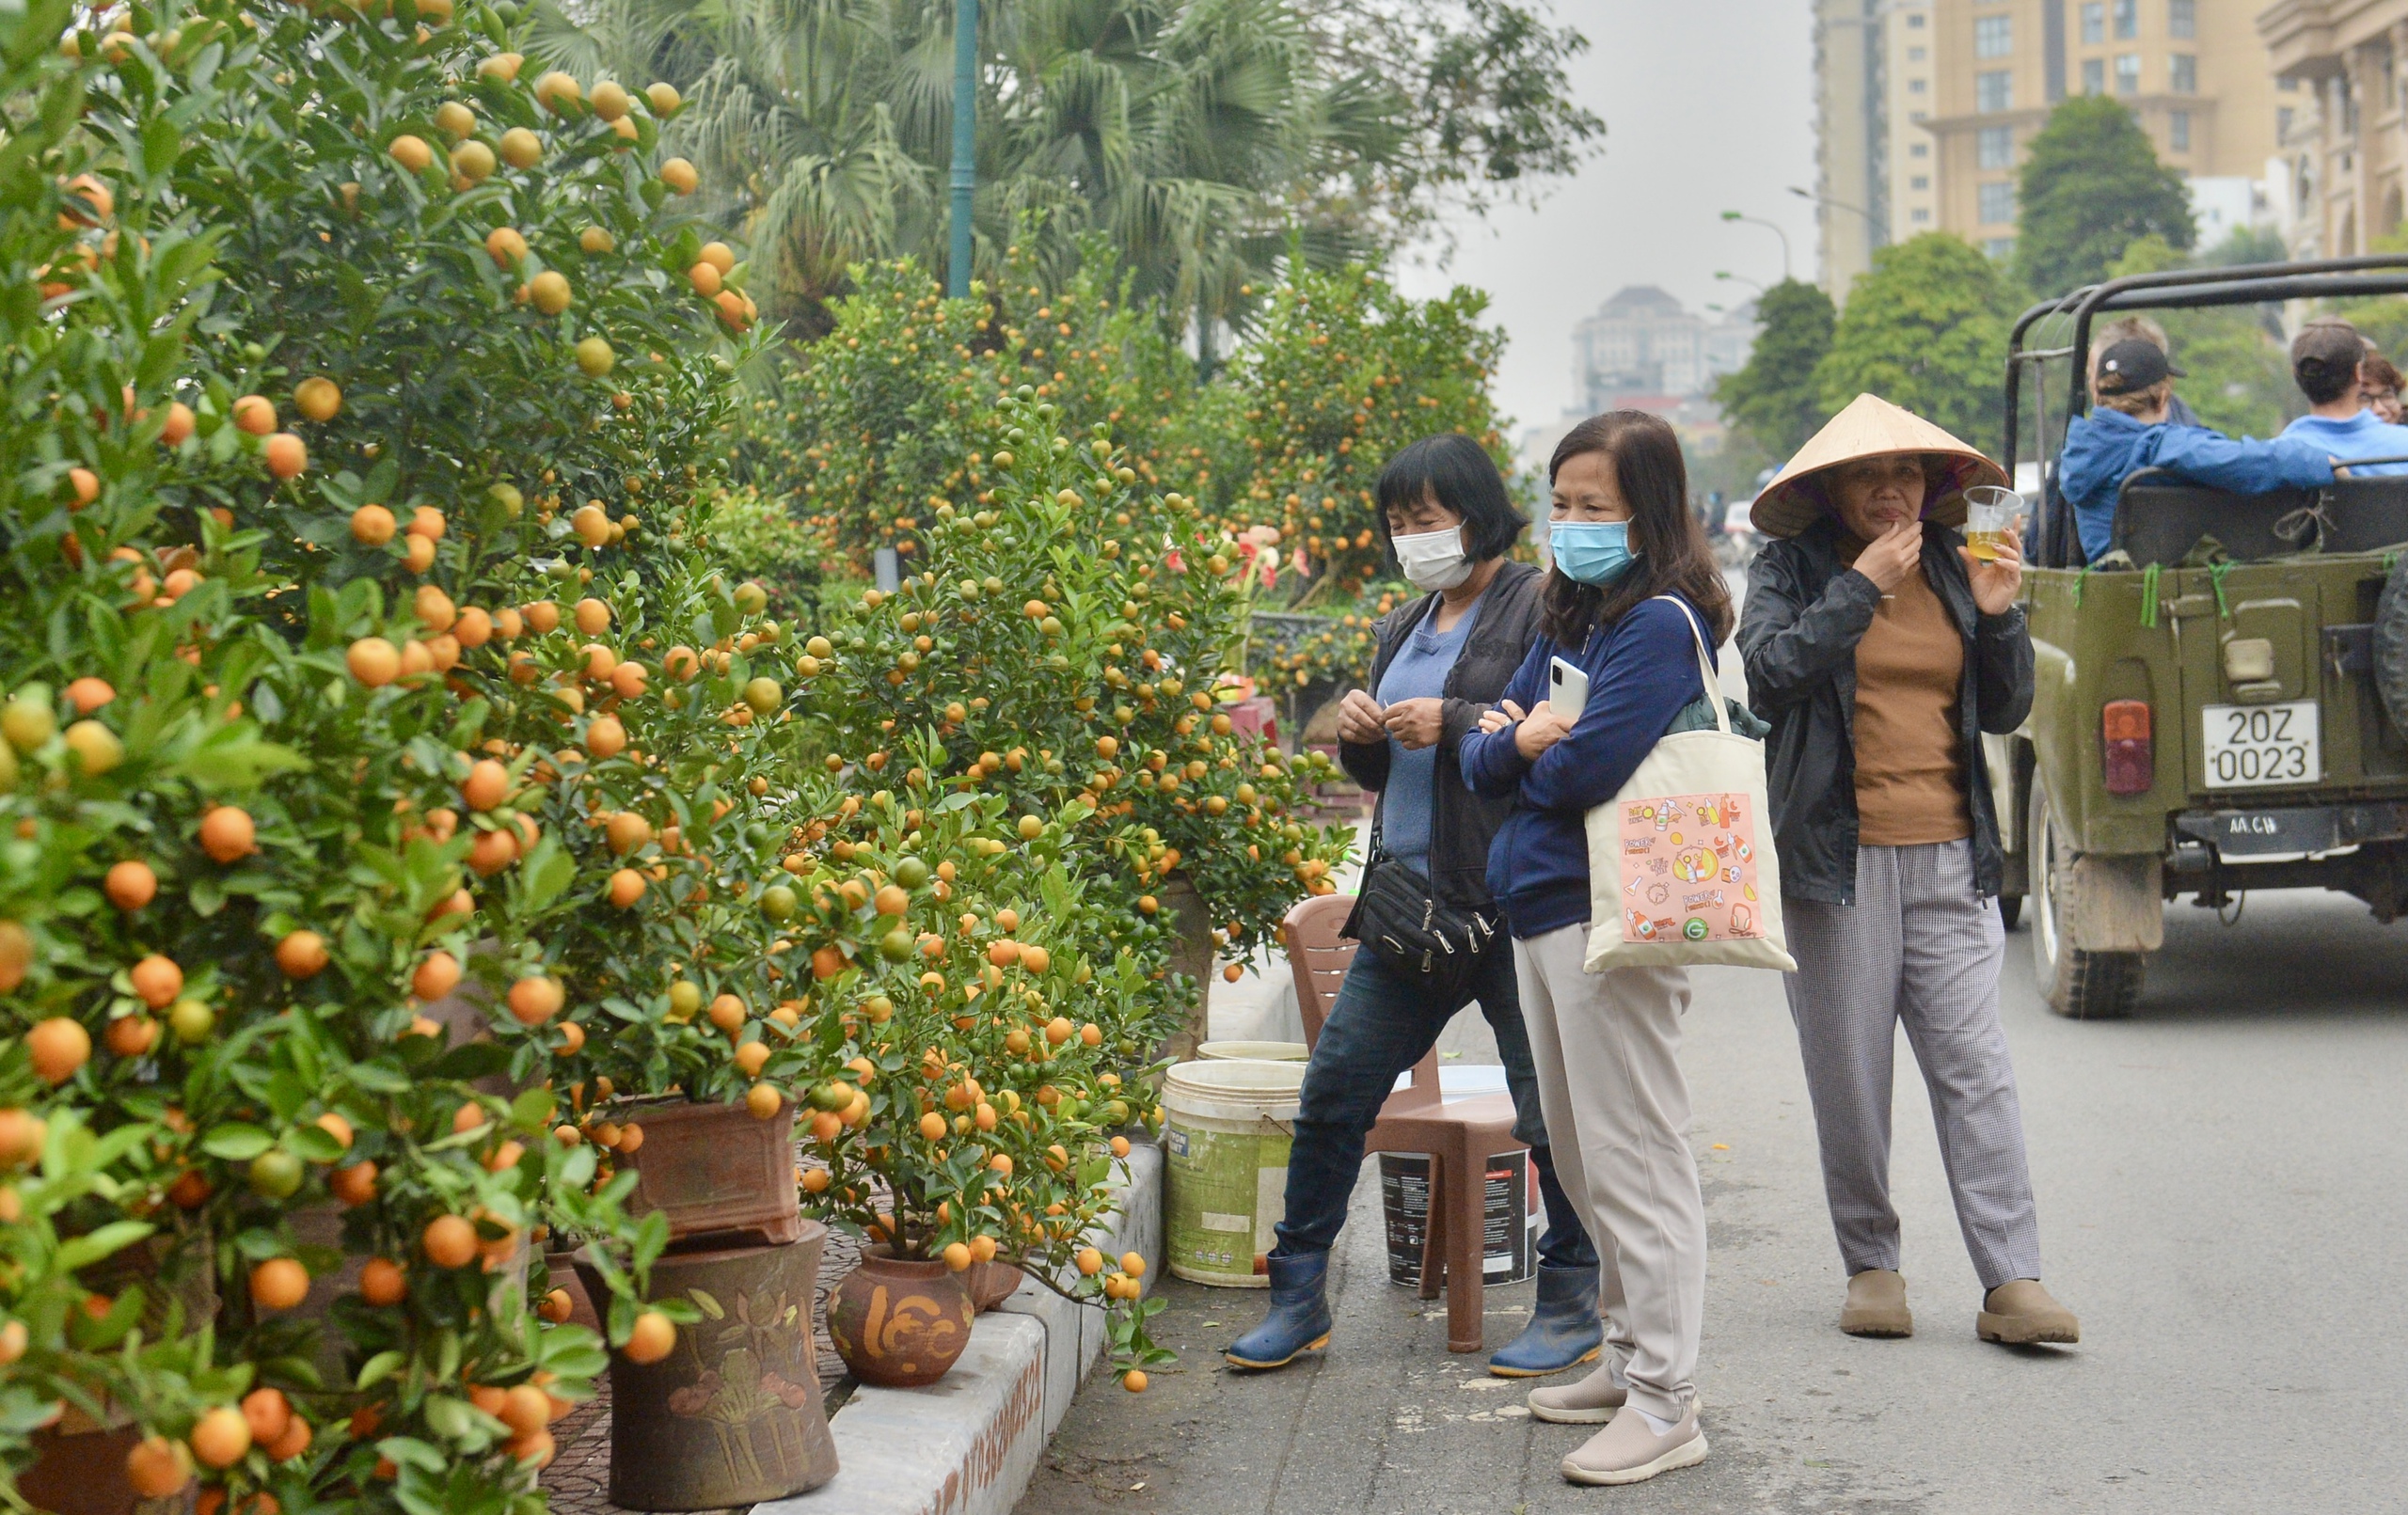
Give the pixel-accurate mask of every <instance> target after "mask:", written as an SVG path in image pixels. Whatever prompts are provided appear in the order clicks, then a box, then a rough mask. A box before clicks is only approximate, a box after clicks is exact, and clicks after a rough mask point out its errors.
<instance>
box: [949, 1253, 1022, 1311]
mask: <svg viewBox="0 0 2408 1515" xmlns="http://www.w3.org/2000/svg"><path fill="white" fill-rule="evenodd" d="M1025 1276H1026V1275H1025V1274H1023V1273H1022V1271H1021V1270H1019V1269H1018V1268H1017V1267H1015V1266H1013V1265H1012V1264H1010V1263H1007V1262H982V1263H972V1264H971V1265H970V1267H969V1269H968V1270H965V1271H964V1272H963V1273H962V1275H961V1282H962V1286H963V1287H965V1288H967V1289H969V1290H970V1303H971V1307H972V1308H974V1309H975V1310H976V1311H977V1312H978V1313H979V1314H981V1315H984V1314H986V1313H987V1312H988V1311H990V1310H991V1309H993V1308H994V1307H995V1306H996V1305H998V1304H1001V1303H1003V1302H1005V1301H1006V1300H1008V1299H1010V1298H1011V1297H1012V1292H1013V1291H1014V1290H1015V1289H1017V1288H1019V1287H1020V1281H1021V1280H1022V1278H1023V1277H1025Z"/></svg>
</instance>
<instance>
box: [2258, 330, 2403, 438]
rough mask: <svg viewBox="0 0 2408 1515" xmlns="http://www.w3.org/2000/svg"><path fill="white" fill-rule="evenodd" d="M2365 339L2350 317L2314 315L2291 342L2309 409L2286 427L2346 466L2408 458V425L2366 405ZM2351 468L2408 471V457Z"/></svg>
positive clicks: (2295, 375)
mask: <svg viewBox="0 0 2408 1515" xmlns="http://www.w3.org/2000/svg"><path fill="white" fill-rule="evenodd" d="M2366 357H2367V345H2366V340H2365V339H2364V338H2361V337H2360V336H2359V335H2358V329H2357V328H2356V327H2355V326H2353V325H2351V324H2349V323H2348V322H2346V321H2333V320H2324V321H2312V322H2309V323H2308V324H2307V327H2306V329H2305V330H2303V331H2302V332H2301V333H2300V334H2299V338H2298V339H2297V340H2296V341H2293V342H2292V343H2291V379H2292V381H2293V382H2294V383H2296V384H2298V386H2299V390H2300V393H2302V394H2304V395H2305V396H2307V402H2308V405H2309V407H2310V408H2309V410H2308V413H2307V414H2306V415H2305V416H2302V417H2301V418H2299V419H2297V420H2295V421H2293V422H2291V423H2290V424H2289V426H2286V427H2284V428H2283V435H2284V436H2286V437H2289V438H2293V439H2296V440H2298V441H2301V442H2305V443H2306V444H2307V445H2308V446H2310V447H2313V448H2315V449H2316V450H2318V451H2320V452H2322V453H2324V454H2325V455H2326V456H2328V457H2330V458H2331V459H2332V460H2333V461H2334V462H2335V463H2337V464H2339V465H2343V466H2347V465H2348V464H2349V463H2350V462H2351V460H2353V459H2354V458H2408V427H2400V426H2394V425H2391V424H2390V423H2388V422H2386V421H2385V420H2384V418H2382V417H2380V416H2378V415H2376V414H2375V413H2374V412H2373V411H2372V410H2369V409H2368V408H2367V402H2366V392H2365V385H2364V383H2363V380H2364V378H2365V374H2364V372H2363V366H2364V364H2365V362H2366ZM2350 472H2351V473H2353V474H2361V475H2362V474H2387V473H2390V474H2396V473H2408V463H2388V464H2381V463H2379V464H2373V465H2370V466H2366V467H2362V468H2361V467H2353V468H2351V469H2350Z"/></svg>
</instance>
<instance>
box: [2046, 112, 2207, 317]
mask: <svg viewBox="0 0 2408 1515" xmlns="http://www.w3.org/2000/svg"><path fill="white" fill-rule="evenodd" d="M2016 192H2017V197H2018V203H2019V210H2018V216H2017V221H2016V239H2015V272H2016V276H2017V277H2018V278H2020V279H2021V280H2022V282H2023V284H2024V286H2025V287H2026V288H2027V289H2029V290H2031V291H2032V292H2034V293H2035V294H2039V295H2053V294H2062V293H2064V292H2066V291H2067V290H2070V289H2073V288H2075V287H2076V286H2078V285H2083V284H2094V283H2097V282H2098V281H2099V280H2100V279H2102V278H2105V277H2106V276H2107V270H2108V266H2109V265H2110V264H2112V263H2113V262H2115V260H2116V259H2118V258H2121V257H2122V256H2123V255H2124V249H2125V248H2127V247H2129V246H2131V245H2132V244H2133V243H2134V242H2136V241H2138V240H2139V239H2141V238H2143V237H2147V236H2155V237H2160V238H2162V239H2163V240H2164V242H2165V244H2166V245H2167V246H2169V247H2173V248H2175V249H2177V250H2178V251H2187V250H2188V249H2189V248H2190V246H2191V244H2192V243H2193V241H2194V240H2195V239H2196V237H2197V235H2198V230H2197V227H2196V224H2195V223H2194V221H2193V220H2192V218H2191V197H2190V195H2189V193H2188V192H2187V191H2186V190H2184V188H2183V187H2182V176H2181V175H2180V174H2178V173H2176V172H2175V171H2174V170H2173V169H2171V168H2169V167H2167V166H2165V165H2163V164H2162V163H2160V162H2158V161H2157V150H2156V148H2155V147H2153V146H2151V145H2150V143H2149V139H2148V134H2147V133H2145V132H2143V131H2142V130H2141V129H2140V123H2138V122H2137V121H2135V120H2133V119H2132V113H2131V112H2130V111H2128V110H2126V109H2125V108H2124V107H2123V106H2122V105H2120V104H2118V103H2115V101H2113V100H2110V99H2108V98H2107V97H2106V96H2104V95H2077V96H2074V97H2073V98H2072V99H2069V100H2067V102H2066V103H2063V104H2061V105H2059V106H2058V107H2057V108H2056V109H2054V110H2052V111H2051V112H2050V113H2049V124H2048V125H2047V126H2045V127H2043V128H2041V130H2040V133H2039V134H2038V135H2037V136H2035V137H2034V138H2033V139H2032V142H2031V146H2030V147H2029V148H2028V149H2027V150H2026V151H2025V153H2024V158H2023V171H2022V175H2021V177H2020V181H2019V182H2018V184H2017V186H2016Z"/></svg>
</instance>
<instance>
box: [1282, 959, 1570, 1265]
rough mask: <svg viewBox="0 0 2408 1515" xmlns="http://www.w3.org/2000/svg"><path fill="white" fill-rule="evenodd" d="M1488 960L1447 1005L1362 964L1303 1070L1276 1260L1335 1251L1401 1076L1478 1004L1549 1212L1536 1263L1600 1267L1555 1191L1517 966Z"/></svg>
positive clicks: (1350, 972)
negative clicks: (1375, 1126)
mask: <svg viewBox="0 0 2408 1515" xmlns="http://www.w3.org/2000/svg"><path fill="white" fill-rule="evenodd" d="M1487 956H1488V963H1487V965H1486V966H1485V967H1483V968H1482V969H1481V972H1480V975H1479V977H1478V978H1476V979H1475V980H1474V981H1473V982H1472V984H1471V986H1470V988H1469V992H1467V993H1465V995H1463V996H1462V997H1461V998H1453V999H1450V998H1447V997H1443V996H1439V997H1434V996H1432V995H1430V994H1428V993H1426V992H1425V991H1424V989H1423V986H1421V985H1420V984H1419V983H1418V982H1416V981H1415V980H1413V979H1412V978H1409V977H1408V976H1406V975H1405V974H1402V973H1399V972H1397V971H1394V970H1392V969H1389V968H1387V967H1386V965H1384V964H1382V963H1381V962H1380V961H1379V959H1377V958H1375V957H1373V956H1372V955H1370V953H1368V952H1366V953H1357V954H1356V955H1355V963H1354V966H1353V967H1351V968H1349V969H1347V971H1346V982H1345V984H1344V986H1341V987H1340V988H1339V991H1338V1002H1337V1003H1336V1004H1335V1005H1333V1006H1331V1007H1330V1012H1329V1019H1328V1020H1327V1021H1325V1022H1323V1026H1322V1028H1321V1040H1320V1042H1319V1043H1317V1044H1316V1045H1315V1046H1314V1048H1313V1057H1312V1062H1311V1063H1310V1064H1309V1065H1307V1067H1306V1068H1305V1088H1304V1094H1303V1096H1302V1097H1301V1099H1300V1101H1299V1105H1298V1110H1297V1113H1296V1128H1295V1130H1296V1135H1295V1141H1294V1143H1293V1144H1292V1145H1291V1148H1290V1150H1289V1154H1288V1205H1287V1214H1286V1215H1285V1217H1284V1218H1282V1219H1281V1221H1280V1222H1279V1244H1278V1246H1277V1247H1276V1248H1275V1250H1274V1253H1273V1255H1275V1256H1281V1257H1284V1256H1288V1255H1291V1254H1293V1253H1299V1252H1327V1251H1328V1250H1329V1249H1330V1246H1331V1244H1332V1243H1334V1242H1335V1241H1336V1240H1337V1239H1338V1230H1339V1227H1340V1226H1342V1225H1344V1224H1345V1223H1346V1206H1347V1201H1348V1200H1349V1199H1350V1198H1352V1197H1353V1195H1354V1192H1355V1176H1356V1175H1357V1174H1359V1173H1360V1172H1361V1171H1362V1167H1363V1141H1364V1138H1365V1137H1367V1136H1369V1135H1370V1130H1371V1124H1372V1122H1374V1121H1375V1120H1377V1119H1378V1118H1379V1114H1380V1106H1381V1105H1382V1104H1383V1103H1384V1102H1386V1099H1387V1097H1388V1095H1389V1093H1390V1092H1391V1091H1392V1090H1393V1089H1394V1088H1395V1087H1396V1080H1397V1075H1398V1074H1400V1073H1402V1072H1404V1071H1405V1070H1407V1069H1408V1068H1410V1067H1412V1066H1413V1065H1415V1064H1416V1063H1418V1062H1420V1061H1421V1059H1422V1057H1423V1056H1424V1055H1425V1054H1427V1053H1428V1052H1429V1050H1430V1049H1431V1048H1432V1047H1433V1046H1434V1045H1435V1044H1436V1043H1437V1040H1438V1034H1439V1033H1440V1032H1441V1031H1443V1030H1445V1029H1446V1025H1447V1022H1448V1021H1450V1020H1452V1019H1453V1018H1455V1013H1456V1012H1457V1011H1459V1010H1461V1009H1463V1007H1464V1006H1465V1005H1466V1004H1469V1003H1470V1002H1472V1001H1474V1000H1478V1001H1479V1002H1480V1011H1481V1014H1482V1015H1484V1016H1486V1017H1487V1018H1488V1025H1489V1029H1490V1030H1491V1031H1493V1032H1495V1033H1496V1035H1497V1056H1498V1058H1499V1059H1500V1060H1502V1061H1503V1063H1504V1065H1505V1084H1506V1087H1507V1088H1509V1089H1510V1090H1512V1091H1513V1113H1514V1121H1513V1134H1514V1135H1515V1136H1516V1137H1518V1138H1520V1139H1521V1140H1522V1141H1525V1142H1528V1143H1529V1145H1530V1160H1531V1161H1532V1162H1533V1163H1534V1164H1535V1165H1536V1166H1537V1168H1538V1171H1539V1195H1540V1198H1541V1199H1542V1201H1543V1202H1544V1203H1545V1207H1546V1229H1545V1231H1544V1232H1542V1233H1541V1234H1540V1236H1539V1257H1540V1260H1541V1261H1543V1262H1545V1263H1546V1264H1547V1265H1548V1266H1549V1267H1553V1268H1594V1267H1595V1266H1596V1265H1597V1252H1596V1248H1595V1247H1594V1246H1592V1244H1591V1242H1590V1240H1589V1234H1588V1232H1586V1231H1585V1230H1583V1229H1581V1225H1580V1214H1579V1211H1578V1210H1576V1209H1575V1208H1574V1207H1573V1205H1572V1201H1571V1200H1570V1198H1569V1197H1567V1196H1566V1195H1565V1194H1564V1192H1563V1188H1562V1186H1561V1185H1560V1184H1559V1183H1557V1182H1556V1177H1555V1160H1554V1159H1553V1158H1551V1157H1550V1156H1549V1155H1548V1153H1547V1145H1546V1122H1545V1117H1544V1116H1542V1115H1541V1114H1540V1113H1539V1084H1538V1073H1537V1070H1536V1069H1535V1068H1533V1067H1532V1066H1531V1064H1530V1043H1529V1036H1528V1035H1527V1034H1525V1033H1524V1032H1523V1030H1522V1002H1521V997H1520V995H1519V994H1518V993H1517V992H1516V991H1515V989H1514V986H1513V953H1512V952H1511V951H1510V950H1509V949H1508V947H1507V944H1506V942H1505V940H1504V939H1502V938H1501V937H1500V938H1499V939H1497V941H1496V942H1495V943H1494V944H1493V945H1491V947H1490V948H1489V950H1488V954H1487Z"/></svg>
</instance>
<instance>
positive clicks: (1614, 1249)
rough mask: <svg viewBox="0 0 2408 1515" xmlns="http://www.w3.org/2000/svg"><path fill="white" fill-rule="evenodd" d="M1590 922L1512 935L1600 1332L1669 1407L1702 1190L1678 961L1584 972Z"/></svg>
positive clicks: (1684, 1360) (1686, 1360) (1629, 1372)
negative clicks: (1593, 1275) (1683, 1060)
mask: <svg viewBox="0 0 2408 1515" xmlns="http://www.w3.org/2000/svg"><path fill="white" fill-rule="evenodd" d="M1588 940H1589V928H1588V927H1587V926H1586V925H1585V924H1584V925H1572V926H1565V927H1563V928H1562V929H1561V930H1558V931H1550V932H1548V933H1547V934H1546V935H1545V936H1542V937H1533V938H1531V939H1529V940H1527V941H1524V940H1516V941H1515V942H1514V943H1513V966H1514V969H1515V971H1517V972H1518V973H1519V974H1520V981H1521V990H1522V1019H1523V1022H1524V1024H1525V1025H1526V1026H1528V1028H1529V1036H1530V1059H1531V1061H1532V1062H1533V1063H1535V1064H1536V1065H1537V1066H1538V1076H1539V1107H1540V1109H1542V1110H1543V1111H1545V1113H1546V1132H1547V1142H1548V1144H1549V1145H1550V1146H1551V1147H1552V1148H1553V1149H1554V1153H1555V1168H1556V1176H1558V1177H1559V1178H1560V1179H1561V1180H1562V1182H1563V1191H1564V1192H1565V1193H1566V1194H1568V1195H1570V1196H1571V1198H1572V1203H1573V1204H1574V1205H1576V1206H1577V1207H1579V1209H1580V1218H1581V1221H1582V1222H1583V1223H1585V1224H1586V1225H1587V1226H1588V1228H1589V1236H1590V1238H1591V1239H1592V1240H1593V1241H1594V1242H1595V1243H1596V1246H1597V1256H1598V1258H1599V1263H1600V1266H1599V1269H1598V1275H1599V1277H1598V1282H1599V1286H1600V1291H1599V1292H1600V1299H1599V1303H1600V1305H1601V1307H1602V1309H1603V1312H1604V1314H1605V1318H1606V1345H1607V1348H1608V1350H1609V1351H1611V1352H1612V1354H1613V1361H1614V1362H1615V1364H1617V1365H1619V1366H1620V1367H1621V1368H1622V1371H1623V1376H1624V1378H1626V1379H1628V1380H1629V1381H1630V1402H1631V1403H1632V1404H1634V1405H1637V1406H1638V1407H1639V1408H1640V1409H1641V1410H1644V1411H1646V1412H1648V1413H1649V1414H1651V1415H1654V1416H1656V1417H1657V1418H1658V1419H1660V1420H1678V1419H1679V1418H1680V1417H1681V1415H1682V1414H1683V1412H1685V1411H1686V1410H1687V1406H1688V1404H1689V1402H1690V1400H1692V1399H1693V1398H1695V1397H1696V1394H1697V1389H1696V1385H1695V1384H1693V1383H1692V1382H1691V1381H1690V1380H1691V1378H1692V1376H1693V1375H1694V1374H1695V1373H1696V1371H1697V1353H1698V1338H1699V1335H1700V1333H1701V1332H1702V1330H1703V1324H1704V1318H1705V1199H1704V1196H1703V1195H1702V1194H1701V1193H1700V1192H1699V1191H1698V1182H1697V1159H1696V1158H1695V1156H1694V1155H1692V1154H1691V1153H1690V1151H1689V1142H1688V1128H1689V1089H1688V1083H1687V1081H1686V1080H1685V1079H1683V1078H1682V1076H1681V1065H1680V1059H1679V1057H1678V1055H1677V1054H1678V1052H1679V1050H1680V1045H1681V1013H1682V1012H1683V1011H1685V1010H1687V1008H1688V1003H1689V979H1688V973H1687V971H1685V970H1682V969H1677V968H1627V969H1620V970H1616V971H1612V972H1608V973H1592V972H1589V971H1586V970H1584V969H1582V967H1581V966H1580V963H1581V959H1582V957H1583V956H1584V955H1586V952H1587V947H1588Z"/></svg>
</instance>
